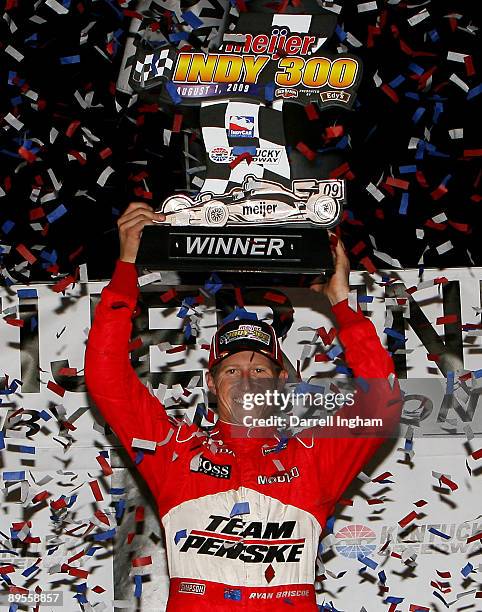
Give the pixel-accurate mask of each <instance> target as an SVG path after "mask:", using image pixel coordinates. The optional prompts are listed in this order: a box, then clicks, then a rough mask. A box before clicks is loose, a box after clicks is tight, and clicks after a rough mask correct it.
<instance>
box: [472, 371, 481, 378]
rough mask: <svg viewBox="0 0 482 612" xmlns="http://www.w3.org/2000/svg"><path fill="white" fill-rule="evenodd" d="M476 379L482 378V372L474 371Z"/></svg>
mask: <svg viewBox="0 0 482 612" xmlns="http://www.w3.org/2000/svg"><path fill="white" fill-rule="evenodd" d="M473 374H474V378H482V370H474V372H473Z"/></svg>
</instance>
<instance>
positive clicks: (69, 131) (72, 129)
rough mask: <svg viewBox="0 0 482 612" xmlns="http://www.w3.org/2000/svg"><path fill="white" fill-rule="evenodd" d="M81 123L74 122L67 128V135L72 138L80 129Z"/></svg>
mask: <svg viewBox="0 0 482 612" xmlns="http://www.w3.org/2000/svg"><path fill="white" fill-rule="evenodd" d="M79 125H80V121H72V123H71V124H70V125H69V127H68V128H67V131H66V132H65V135H66V136H68V137H69V138H71V137H72V136H73V135H74V132H75V130H76V129H77V128H78V127H79Z"/></svg>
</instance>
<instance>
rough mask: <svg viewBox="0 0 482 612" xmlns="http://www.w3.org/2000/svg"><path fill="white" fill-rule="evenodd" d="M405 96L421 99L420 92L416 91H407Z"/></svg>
mask: <svg viewBox="0 0 482 612" xmlns="http://www.w3.org/2000/svg"><path fill="white" fill-rule="evenodd" d="M405 97H406V98H410V99H411V100H420V94H418V93H415V92H414V91H406V92H405Z"/></svg>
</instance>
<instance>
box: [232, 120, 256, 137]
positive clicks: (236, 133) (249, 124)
mask: <svg viewBox="0 0 482 612" xmlns="http://www.w3.org/2000/svg"><path fill="white" fill-rule="evenodd" d="M228 136H229V137H230V138H253V136H254V117H248V116H246V115H240V116H235V115H233V116H231V117H230V118H229V128H228Z"/></svg>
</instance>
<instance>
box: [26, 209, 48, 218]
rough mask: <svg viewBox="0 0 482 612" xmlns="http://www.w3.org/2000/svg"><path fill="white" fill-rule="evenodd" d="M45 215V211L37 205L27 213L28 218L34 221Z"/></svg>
mask: <svg viewBox="0 0 482 612" xmlns="http://www.w3.org/2000/svg"><path fill="white" fill-rule="evenodd" d="M43 216H45V211H44V209H43V208H42V207H41V206H37V208H32V210H31V211H30V212H29V214H28V218H29V219H30V221H36V220H37V219H40V218H41V217H43Z"/></svg>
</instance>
